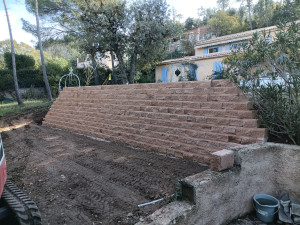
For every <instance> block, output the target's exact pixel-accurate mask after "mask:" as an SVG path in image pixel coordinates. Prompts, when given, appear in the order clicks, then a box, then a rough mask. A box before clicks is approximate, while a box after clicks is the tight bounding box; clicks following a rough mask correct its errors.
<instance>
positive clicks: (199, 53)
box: [155, 26, 278, 82]
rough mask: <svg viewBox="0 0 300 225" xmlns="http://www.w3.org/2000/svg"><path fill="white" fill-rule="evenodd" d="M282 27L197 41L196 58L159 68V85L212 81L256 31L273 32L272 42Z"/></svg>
mask: <svg viewBox="0 0 300 225" xmlns="http://www.w3.org/2000/svg"><path fill="white" fill-rule="evenodd" d="M277 29H278V28H277V27H276V26H272V27H266V28H261V29H257V30H252V31H246V32H241V33H236V34H231V35H226V36H221V37H212V38H210V39H202V40H199V41H197V43H196V45H195V56H189V57H184V58H177V59H170V60H165V61H162V62H161V63H159V64H158V65H157V66H156V71H155V80H156V82H178V81H187V80H188V79H189V77H192V79H193V80H198V81H201V80H207V79H212V78H213V74H215V73H216V72H220V71H222V70H223V63H222V61H223V59H224V58H225V57H227V56H228V55H231V54H232V50H234V49H237V48H238V47H239V46H240V45H241V43H243V42H248V41H249V40H250V39H251V38H252V35H253V34H254V33H255V32H258V33H261V32H263V31H266V32H267V33H268V32H270V36H269V41H272V35H273V34H274V32H275V31H276V30H277Z"/></svg>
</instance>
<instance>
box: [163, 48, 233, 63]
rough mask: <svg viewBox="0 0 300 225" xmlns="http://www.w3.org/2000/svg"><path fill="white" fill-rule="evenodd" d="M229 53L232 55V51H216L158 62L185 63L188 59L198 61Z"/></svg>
mask: <svg viewBox="0 0 300 225" xmlns="http://www.w3.org/2000/svg"><path fill="white" fill-rule="evenodd" d="M228 55H231V51H226V52H216V53H211V54H205V55H197V56H187V57H183V58H177V59H169V60H165V61H162V62H160V63H159V64H158V66H159V65H166V64H174V63H183V62H188V61H197V60H203V59H210V58H218V57H224V56H228Z"/></svg>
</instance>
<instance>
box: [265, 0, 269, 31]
mask: <svg viewBox="0 0 300 225" xmlns="http://www.w3.org/2000/svg"><path fill="white" fill-rule="evenodd" d="M268 1H269V0H265V8H266V11H265V16H266V26H267V27H268V26H269V18H268V6H269V4H268Z"/></svg>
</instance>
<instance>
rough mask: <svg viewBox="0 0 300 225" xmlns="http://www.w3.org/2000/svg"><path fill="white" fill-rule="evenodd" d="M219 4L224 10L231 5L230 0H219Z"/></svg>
mask: <svg viewBox="0 0 300 225" xmlns="http://www.w3.org/2000/svg"><path fill="white" fill-rule="evenodd" d="M217 4H218V6H219V8H221V9H222V10H223V11H224V10H225V9H226V8H227V7H228V6H229V0H217Z"/></svg>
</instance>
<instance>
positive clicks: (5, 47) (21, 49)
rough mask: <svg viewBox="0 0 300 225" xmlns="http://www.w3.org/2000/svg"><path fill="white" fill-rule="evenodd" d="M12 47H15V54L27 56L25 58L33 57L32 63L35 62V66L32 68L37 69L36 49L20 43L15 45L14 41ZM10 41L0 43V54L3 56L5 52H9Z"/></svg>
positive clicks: (37, 52) (37, 57)
mask: <svg viewBox="0 0 300 225" xmlns="http://www.w3.org/2000/svg"><path fill="white" fill-rule="evenodd" d="M14 46H15V53H16V54H19V55H27V56H31V57H33V59H34V61H35V65H34V67H35V68H37V67H38V63H39V61H40V60H39V51H37V50H36V49H34V48H32V47H31V46H29V45H27V44H25V43H23V42H21V43H17V42H16V41H14ZM10 51H11V50H10V41H9V40H4V41H0V54H3V55H4V53H5V52H10Z"/></svg>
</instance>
